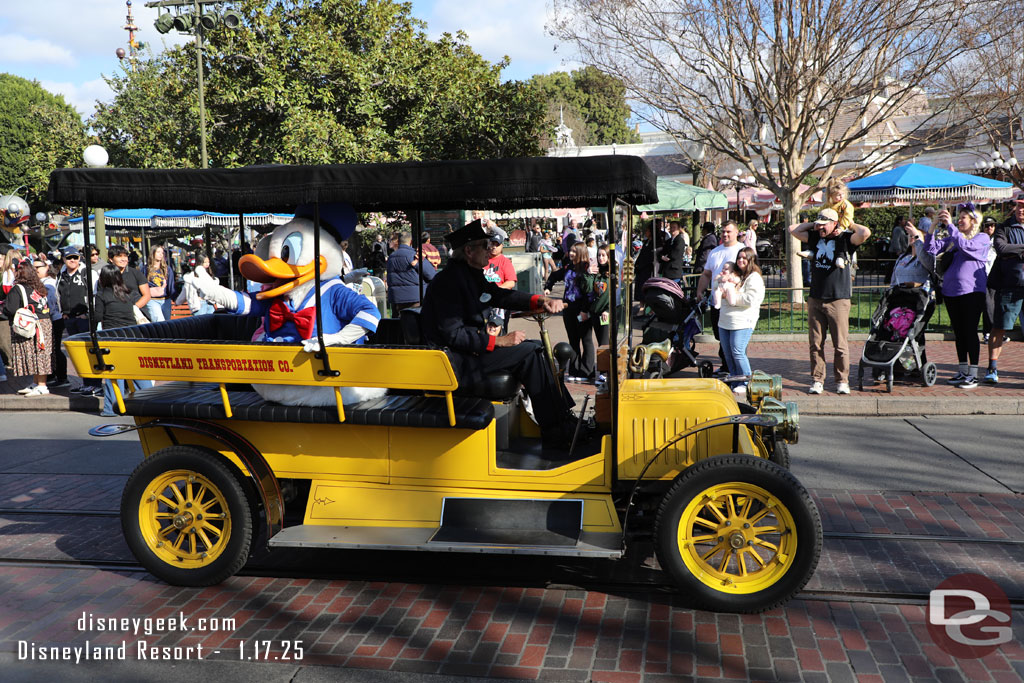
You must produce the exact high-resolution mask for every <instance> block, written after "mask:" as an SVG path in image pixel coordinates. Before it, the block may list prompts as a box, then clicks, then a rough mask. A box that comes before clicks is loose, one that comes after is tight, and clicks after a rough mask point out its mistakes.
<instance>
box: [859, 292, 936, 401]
mask: <svg viewBox="0 0 1024 683" xmlns="http://www.w3.org/2000/svg"><path fill="white" fill-rule="evenodd" d="M934 311H935V295H934V294H933V293H932V292H931V290H930V288H928V287H922V286H909V285H895V286H893V287H891V288H890V289H888V290H886V292H885V293H884V294H882V298H881V299H880V300H879V302H878V306H876V307H875V312H874V313H873V314H872V315H871V332H870V334H869V335H868V340H867V342H866V343H865V344H864V352H863V353H862V354H861V359H860V366H859V368H858V370H857V381H858V384H859V385H860V389H861V390H862V391H863V389H864V370H865V368H873V369H874V370H875V371H876V373H879V372H880V373H881V374H876V376H877V377H882V376H884V378H885V385H886V390H887V391H888V392H890V393H892V383H893V377H894V374H895V373H899V374H903V375H905V374H909V373H920V380H921V383H922V384H924V385H925V386H926V387H930V386H932V385H933V384H935V378H936V374H937V370H936V367H935V363H930V362H928V357H927V354H926V353H925V339H924V328H925V326H926V325H927V324H928V321H929V320H930V319H931V317H932V313H933V312H934Z"/></svg>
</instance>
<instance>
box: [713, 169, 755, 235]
mask: <svg viewBox="0 0 1024 683" xmlns="http://www.w3.org/2000/svg"><path fill="white" fill-rule="evenodd" d="M719 184H720V185H722V186H724V187H733V188H736V225H737V227H739V224H740V223H741V222H742V220H743V213H742V211H741V210H740V190H741V189H743V188H744V187H756V183H755V182H754V176H752V175H748V176H747V177H745V178H744V177H743V169H740V168H737V169H736V171H735V172H734V173H733V174H732V177H731V178H722V179H721V181H719Z"/></svg>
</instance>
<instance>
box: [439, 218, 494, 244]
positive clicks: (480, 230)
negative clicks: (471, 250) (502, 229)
mask: <svg viewBox="0 0 1024 683" xmlns="http://www.w3.org/2000/svg"><path fill="white" fill-rule="evenodd" d="M490 237H491V236H490V235H489V234H488V233H487V231H486V230H484V226H483V223H481V222H480V219H479V218H478V219H477V220H475V221H473V222H472V223H467V224H466V225H465V226H463V227H461V228H459V229H458V230H456V231H455V232H450V233H448V234H447V235H445V236H444V239H445V241H447V242H448V244H450V245H451V247H452V249H458V248H459V247H461V246H464V245H466V244H469V243H470V242H476V241H477V240H486V239H490Z"/></svg>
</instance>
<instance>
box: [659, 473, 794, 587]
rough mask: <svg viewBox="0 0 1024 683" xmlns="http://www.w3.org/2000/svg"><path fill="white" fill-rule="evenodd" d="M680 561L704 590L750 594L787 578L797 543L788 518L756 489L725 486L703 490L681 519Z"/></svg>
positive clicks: (737, 484)
mask: <svg viewBox="0 0 1024 683" xmlns="http://www.w3.org/2000/svg"><path fill="white" fill-rule="evenodd" d="M676 542H677V543H678V546H679V550H680V555H681V557H682V560H683V563H684V564H685V565H686V567H687V568H688V569H689V570H690V573H691V574H693V575H694V576H695V577H697V578H698V579H699V580H700V581H702V582H704V583H705V584H707V585H708V586H710V587H712V588H714V589H716V590H720V591H723V592H726V593H753V592H755V591H759V590H762V589H764V588H766V587H768V586H770V585H772V584H773V583H775V582H776V581H779V580H780V579H781V578H782V577H784V576H785V575H786V572H788V571H789V569H790V567H791V566H792V564H793V560H794V558H795V551H796V547H797V544H798V538H797V532H796V523H795V522H794V521H793V515H791V514H790V512H789V510H788V509H786V506H785V505H783V504H782V503H781V502H780V501H779V500H778V499H777V498H775V497H774V496H772V494H770V493H768V491H766V490H765V489H763V488H762V487H760V486H754V485H753V484H748V483H745V482H730V483H726V484H719V485H716V486H712V487H710V488H709V489H706V490H705V491H704V492H703V493H702V494H700V495H698V496H697V497H696V498H694V499H693V500H691V501H690V504H689V505H687V506H686V509H684V510H683V513H682V515H681V516H680V520H679V526H678V532H677V539H676Z"/></svg>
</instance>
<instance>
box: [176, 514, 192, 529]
mask: <svg viewBox="0 0 1024 683" xmlns="http://www.w3.org/2000/svg"><path fill="white" fill-rule="evenodd" d="M192 519H193V518H192V513H191V512H187V511H186V512H181V513H179V514H177V515H174V519H173V520H172V522H171V523H172V524H174V528H175V529H184V528H185V527H188V526H191V525H192Z"/></svg>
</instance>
